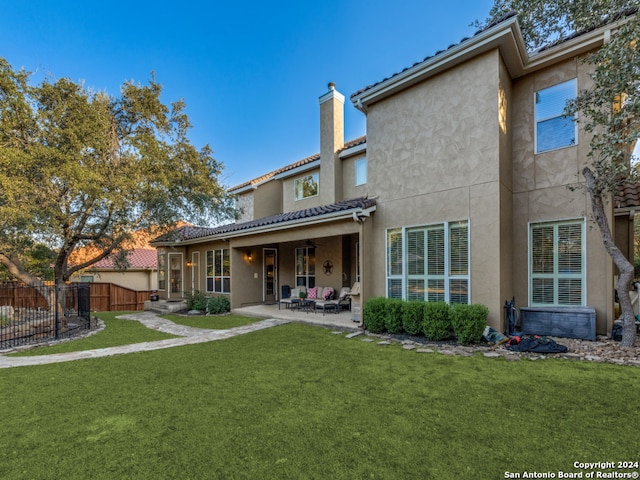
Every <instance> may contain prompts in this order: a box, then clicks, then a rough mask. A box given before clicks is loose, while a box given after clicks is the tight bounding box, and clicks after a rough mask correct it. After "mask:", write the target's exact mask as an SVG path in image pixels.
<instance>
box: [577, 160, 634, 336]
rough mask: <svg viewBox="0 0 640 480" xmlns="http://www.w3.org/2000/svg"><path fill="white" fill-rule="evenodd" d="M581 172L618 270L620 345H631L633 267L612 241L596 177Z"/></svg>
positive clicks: (596, 218)
mask: <svg viewBox="0 0 640 480" xmlns="http://www.w3.org/2000/svg"><path fill="white" fill-rule="evenodd" d="M582 174H583V175H584V178H585V179H586V181H587V191H588V192H589V197H590V198H591V209H592V211H593V217H594V220H595V222H596V225H598V229H599V230H600V235H601V236H602V242H603V243H604V248H605V249H606V250H607V253H608V254H609V256H610V257H611V259H612V260H613V263H615V265H616V267H618V270H619V271H620V277H619V278H618V285H617V290H618V299H619V302H620V310H621V312H622V342H621V343H620V345H621V346H622V347H633V346H634V344H635V341H636V318H635V315H634V314H633V305H631V298H630V297H629V289H630V286H631V282H632V281H633V275H634V268H633V265H632V264H631V262H629V260H628V259H627V257H625V256H624V254H623V253H622V252H621V251H620V249H619V248H618V247H617V245H616V244H615V242H614V241H613V236H612V235H611V229H610V228H609V222H608V221H607V216H606V214H605V210H604V202H603V200H602V191H601V190H599V189H598V188H597V187H596V179H595V177H594V175H593V172H592V171H591V169H590V168H589V167H584V169H583V170H582Z"/></svg>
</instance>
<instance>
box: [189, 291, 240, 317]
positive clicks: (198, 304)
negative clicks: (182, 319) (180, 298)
mask: <svg viewBox="0 0 640 480" xmlns="http://www.w3.org/2000/svg"><path fill="white" fill-rule="evenodd" d="M185 300H186V302H187V308H188V309H189V310H200V311H201V312H207V313H209V314H212V315H217V314H220V313H226V312H229V311H231V303H230V302H229V299H228V298H227V297H207V296H206V295H205V294H204V293H203V292H200V291H195V292H193V293H185Z"/></svg>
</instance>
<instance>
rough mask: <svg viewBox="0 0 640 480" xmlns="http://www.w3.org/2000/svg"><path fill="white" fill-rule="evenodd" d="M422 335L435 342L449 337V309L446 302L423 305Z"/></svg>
mask: <svg viewBox="0 0 640 480" xmlns="http://www.w3.org/2000/svg"><path fill="white" fill-rule="evenodd" d="M422 333H424V334H425V336H426V337H427V338H428V339H429V340H433V341H436V342H437V341H440V340H446V339H448V338H449V337H450V336H451V307H450V306H449V305H448V304H447V303H446V302H428V303H426V304H425V306H424V317H423V322H422Z"/></svg>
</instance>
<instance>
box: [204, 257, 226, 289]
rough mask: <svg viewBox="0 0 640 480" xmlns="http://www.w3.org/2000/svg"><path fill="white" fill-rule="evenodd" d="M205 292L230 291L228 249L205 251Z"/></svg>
mask: <svg viewBox="0 0 640 480" xmlns="http://www.w3.org/2000/svg"><path fill="white" fill-rule="evenodd" d="M207 292H214V293H230V292H231V262H230V260H229V249H228V248H223V249H220V250H209V251H207Z"/></svg>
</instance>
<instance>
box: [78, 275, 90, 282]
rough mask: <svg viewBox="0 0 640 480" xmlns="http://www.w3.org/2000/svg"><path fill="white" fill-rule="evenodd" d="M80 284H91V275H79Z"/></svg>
mask: <svg viewBox="0 0 640 480" xmlns="http://www.w3.org/2000/svg"><path fill="white" fill-rule="evenodd" d="M80 282H81V283H91V282H93V275H80Z"/></svg>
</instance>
